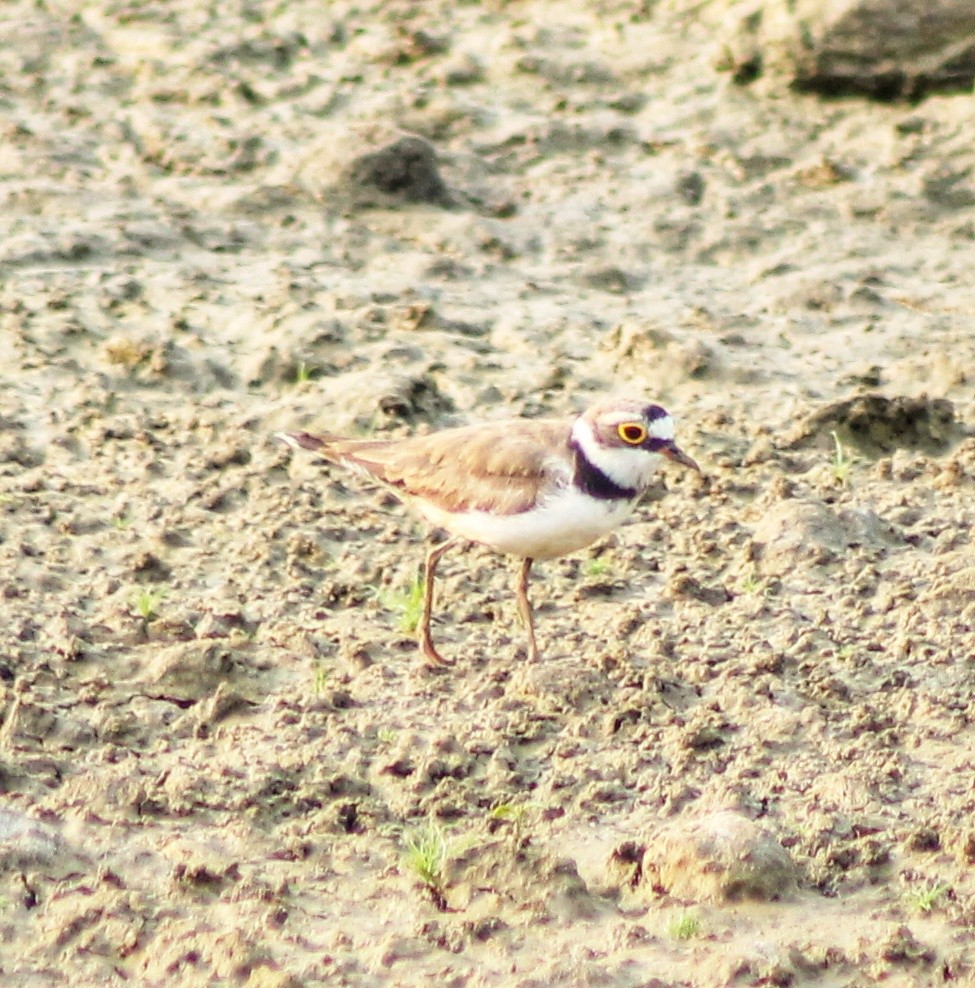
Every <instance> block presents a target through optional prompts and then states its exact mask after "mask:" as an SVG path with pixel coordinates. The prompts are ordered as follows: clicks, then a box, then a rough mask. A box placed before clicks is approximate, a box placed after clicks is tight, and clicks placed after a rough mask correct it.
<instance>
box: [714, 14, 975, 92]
mask: <svg viewBox="0 0 975 988" xmlns="http://www.w3.org/2000/svg"><path fill="white" fill-rule="evenodd" d="M721 67H722V68H727V69H729V70H730V71H732V72H733V73H734V77H735V79H736V81H739V82H750V81H751V80H752V79H754V78H756V77H757V76H759V75H764V74H770V73H774V74H784V75H785V76H786V77H787V78H788V79H789V81H790V83H791V85H792V86H793V87H795V88H796V89H803V90H810V91H813V92H817V93H821V94H823V95H824V96H842V95H851V94H853V95H863V96H869V97H873V98H874V99H881V100H895V99H920V98H922V97H923V96H925V95H927V94H928V93H931V92H961V91H964V90H968V89H971V86H972V83H973V80H975V5H973V4H972V3H971V2H970V0H834V2H831V3H828V4H824V3H821V2H820V0H765V2H760V3H758V4H757V5H755V6H753V7H752V8H751V9H750V10H749V11H748V13H747V15H746V16H745V17H744V18H743V19H742V21H741V25H740V28H739V30H738V33H737V35H736V37H735V38H734V39H733V40H732V41H731V42H730V44H729V45H728V46H727V48H726V51H725V57H724V58H723V59H722V63H721Z"/></svg>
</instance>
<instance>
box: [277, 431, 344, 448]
mask: <svg viewBox="0 0 975 988" xmlns="http://www.w3.org/2000/svg"><path fill="white" fill-rule="evenodd" d="M275 436H276V438H277V439H280V440H281V441H282V442H286V443H287V444H288V445H289V446H294V448H295V449H311V450H319V449H322V448H323V447H325V446H327V445H328V443H329V441H330V439H331V437H330V436H313V435H312V434H311V433H310V432H278V433H276V434H275Z"/></svg>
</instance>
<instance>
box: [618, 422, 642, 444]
mask: <svg viewBox="0 0 975 988" xmlns="http://www.w3.org/2000/svg"><path fill="white" fill-rule="evenodd" d="M618 432H619V437H620V439H622V440H623V442H625V443H629V444H630V445H631V446H639V445H640V443H642V442H643V440H644V439H646V438H647V430H646V428H645V427H644V426H642V425H640V423H639V422H624V423H623V424H622V425H621V426H620V427H619V429H618Z"/></svg>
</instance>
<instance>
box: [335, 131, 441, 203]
mask: <svg viewBox="0 0 975 988" xmlns="http://www.w3.org/2000/svg"><path fill="white" fill-rule="evenodd" d="M347 181H348V183H349V184H350V185H352V186H353V187H355V188H356V189H357V190H358V191H365V192H366V193H367V194H368V193H370V192H373V191H378V192H380V193H382V195H383V196H387V197H389V198H390V199H395V200H399V201H401V202H408V203H417V202H425V203H431V204H433V205H435V206H443V207H449V206H451V205H452V204H453V199H452V197H451V195H450V193H449V191H448V190H447V186H446V184H445V183H444V180H443V179H442V178H441V177H440V172H439V170H438V168H437V153H436V151H434V149H433V147H432V145H430V144H428V143H427V142H426V141H424V140H422V139H421V138H419V137H413V136H406V137H401V138H399V139H398V140H396V141H393V142H392V143H391V144H387V145H386V146H385V147H382V148H380V149H379V150H378V151H370V152H368V153H366V154H363V155H361V156H360V157H358V158H356V159H355V160H354V161H353V162H352V164H351V165H350V166H349V168H348V172H347Z"/></svg>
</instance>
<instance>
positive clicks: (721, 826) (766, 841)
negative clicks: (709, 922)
mask: <svg viewBox="0 0 975 988" xmlns="http://www.w3.org/2000/svg"><path fill="white" fill-rule="evenodd" d="M627 851H628V853H629V854H630V856H632V848H630V847H629V846H628V845H627ZM798 882H799V870H798V868H797V867H796V865H795V863H794V862H793V861H792V859H791V858H790V857H789V854H788V853H787V852H786V850H785V848H783V847H782V845H781V844H779V842H778V841H777V840H776V839H775V838H774V837H773V836H772V835H771V834H770V833H769V832H768V831H767V830H765V829H764V828H763V827H761V826H759V825H758V824H757V823H755V822H754V821H753V820H750V819H748V817H745V816H742V815H741V814H740V813H736V812H733V811H731V810H720V811H718V812H716V813H709V814H707V815H705V816H701V817H697V818H692V819H686V818H680V819H677V820H675V821H673V822H671V823H668V824H665V825H664V826H662V827H661V828H660V829H659V830H657V831H656V832H655V833H654V834H652V835H651V836H650V838H649V840H648V841H647V843H646V849H645V851H644V853H643V859H642V864H641V869H640V877H639V879H638V881H637V882H636V883H635V886H638V887H642V888H643V890H644V893H645V894H646V895H651V894H654V893H659V892H661V891H663V892H667V893H669V894H671V895H673V896H675V897H677V898H679V899H683V900H685V901H690V902H730V901H736V900H740V899H758V900H763V901H773V900H776V899H781V898H783V897H784V896H787V895H789V894H791V893H792V892H794V891H795V890H796V888H797V887H798Z"/></svg>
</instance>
